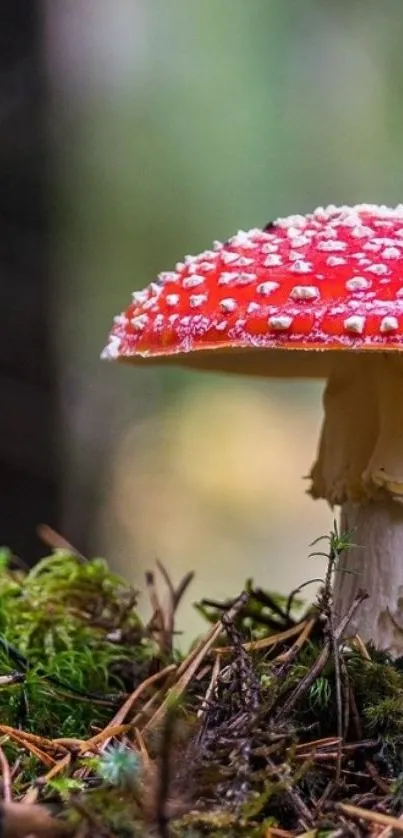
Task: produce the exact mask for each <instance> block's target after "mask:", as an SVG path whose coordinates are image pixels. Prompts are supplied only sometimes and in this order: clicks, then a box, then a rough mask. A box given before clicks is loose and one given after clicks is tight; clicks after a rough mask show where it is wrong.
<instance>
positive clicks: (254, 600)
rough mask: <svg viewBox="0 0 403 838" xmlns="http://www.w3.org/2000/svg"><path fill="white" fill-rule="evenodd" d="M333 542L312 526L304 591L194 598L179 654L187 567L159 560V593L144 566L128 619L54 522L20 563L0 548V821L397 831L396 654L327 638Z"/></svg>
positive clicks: (283, 835)
mask: <svg viewBox="0 0 403 838" xmlns="http://www.w3.org/2000/svg"><path fill="white" fill-rule="evenodd" d="M347 543H348V536H345V537H344V536H339V535H338V533H337V531H336V530H335V531H334V532H333V533H331V534H330V536H329V537H328V544H327V547H326V550H325V553H324V554H325V556H326V561H325V558H323V559H322V560H323V563H324V564H323V568H324V579H323V584H322V586H321V589H320V592H319V594H318V596H317V598H316V601H315V602H314V603H313V604H312V605H311V606H309V607H307V606H305V605H304V603H303V602H302V601H301V594H302V593H303V592H301V591H300V592H297V593H296V594H295V593H293V594H291V595H290V596H289V597H288V598H282V597H279V596H274V595H271V594H268V593H267V592H265V591H263V590H261V589H259V588H258V587H256V586H255V585H254V584H253V583H252V582H251V581H248V582H247V584H246V586H245V590H244V591H243V592H241V593H240V596H239V597H237V598H236V599H234V600H231V601H229V602H225V603H220V602H214V601H212V600H211V599H208V598H206V600H204V601H203V602H202V603H199V604H198V606H197V607H198V608H199V610H200V611H201V612H202V613H203V615H204V617H205V619H206V625H207V630H206V633H205V634H204V635H203V636H202V637H201V638H199V639H197V641H195V643H194V644H192V646H191V648H190V650H189V652H188V654H186V655H181V654H179V653H178V652H177V651H176V649H175V612H176V609H177V606H178V603H179V601H180V599H181V597H182V596H183V595H184V594H185V592H186V590H187V587H188V584H189V582H190V581H191V574H189V575H188V576H187V577H186V578H185V579H184V580H182V582H181V583H180V584H179V586H178V587H176V588H175V587H174V586H173V584H172V583H171V580H170V578H169V575H168V574H167V572H166V570H165V568H164V567H163V566H162V565H159V568H158V573H159V575H160V582H162V583H163V584H164V586H165V591H164V598H161V596H160V594H159V593H158V590H157V585H156V581H155V578H154V574H153V573H149V574H147V577H146V588H147V591H148V595H149V599H150V619H149V621H148V622H144V621H142V620H140V618H139V616H138V613H137V593H136V591H134V590H133V589H132V588H131V587H130V586H129V585H128V584H127V583H125V582H124V581H123V580H122V579H121V578H119V577H118V576H116V575H115V574H113V573H112V572H111V570H110V569H109V568H108V565H107V564H106V562H104V561H102V560H100V559H93V560H86V559H85V558H84V557H82V556H80V555H78V554H77V553H76V552H75V551H74V550H73V549H71V548H69V547H68V545H64V546H63V547H62V548H61V547H60V544H59V542H58V541H57V539H56V545H59V546H56V548H55V549H53V550H52V551H51V555H49V556H48V557H46V558H44V559H43V560H42V561H41V562H39V564H37V565H36V567H35V568H33V569H31V570H28V569H24V568H23V567H21V565H20V563H18V562H16V560H15V558H14V557H12V556H11V554H10V553H9V552H8V551H7V550H3V551H1V553H0V565H1V572H0V770H1V776H2V796H3V800H4V806H3V820H2V821H1V818H0V827H1V823H2V824H3V826H2V828H3V835H4V836H6V837H7V836H15V837H16V838H18V836H24V835H28V834H35V835H37V836H39V838H40V836H46V835H48V836H57V835H59V834H60V835H64V834H66V835H69V834H70V835H71V836H74V838H107V837H108V836H109V838H112V836H116V838H134V836H136V838H137V836H139V837H140V836H148V835H153V834H154V835H157V836H161V838H168V836H172V838H199V836H212V838H232V836H252V838H292V836H299V835H303V834H309V835H310V836H313V835H318V836H322V835H323V836H324V835H325V834H326V835H334V836H344V835H353V836H356V835H361V834H369V835H371V836H382V838H386V836H390V835H392V830H393V829H394V830H399V831H401V832H403V820H399V818H400V816H401V814H403V665H402V661H400V660H393V659H391V658H389V657H388V655H386V654H385V653H379V652H376V651H375V650H374V649H372V648H371V647H367V646H365V645H364V644H363V642H362V641H361V640H360V638H359V637H355V638H351V639H350V640H348V641H346V640H345V639H343V638H344V636H345V632H346V628H347V624H348V616H349V615H347V616H346V617H345V618H344V619H343V620H338V619H337V617H336V615H335V614H334V613H333V609H332V598H331V581H332V576H333V573H334V569H335V567H336V566H337V563H338V562H340V561H341V560H342V553H343V550H344V549H345V547H346V545H347ZM364 596H365V594H364V592H363V593H362V594H360V595H359V596H358V597H357V600H356V602H355V603H354V605H353V608H354V609H356V608H359V607H360V601H361V600H362V598H363V597H364ZM162 602H164V605H163V604H162ZM350 616H351V614H350ZM43 806H45V807H46V808H43ZM0 834H1V829H0Z"/></svg>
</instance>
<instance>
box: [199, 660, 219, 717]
mask: <svg viewBox="0 0 403 838" xmlns="http://www.w3.org/2000/svg"><path fill="white" fill-rule="evenodd" d="M220 661H221V659H220V656H219V655H217V657H216V659H215V661H214V665H213V669H212V672H211V678H210V683H209V685H208V687H207V690H206V695H205V696H204V698H203V701H202V703H201V705H200V709H199V710H198V711H197V718H198V719H202V718H203V716H205V714H206V711H207V709H208V705H209V702H210V699H211V697H212V695H213V693H214V690H215V686H216V683H217V678H218V676H219V674H220V667H221V663H220Z"/></svg>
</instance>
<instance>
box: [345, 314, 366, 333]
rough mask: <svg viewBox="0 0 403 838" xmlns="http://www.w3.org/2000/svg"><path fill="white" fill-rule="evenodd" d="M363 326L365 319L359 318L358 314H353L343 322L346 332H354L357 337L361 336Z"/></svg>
mask: <svg viewBox="0 0 403 838" xmlns="http://www.w3.org/2000/svg"><path fill="white" fill-rule="evenodd" d="M364 326H365V317H360V316H359V315H358V314H357V315H356V314H353V315H352V316H351V317H347V318H346V320H345V321H344V327H345V328H346V329H347V331H348V332H355V333H356V334H357V335H362V333H363V331H364Z"/></svg>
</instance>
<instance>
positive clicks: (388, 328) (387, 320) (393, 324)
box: [379, 316, 399, 334]
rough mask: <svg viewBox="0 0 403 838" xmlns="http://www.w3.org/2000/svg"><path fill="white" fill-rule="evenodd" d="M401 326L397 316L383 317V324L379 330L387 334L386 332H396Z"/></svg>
mask: <svg viewBox="0 0 403 838" xmlns="http://www.w3.org/2000/svg"><path fill="white" fill-rule="evenodd" d="M398 328H399V321H398V319H397V317H391V316H389V317H383V318H382V320H381V325H380V327H379V330H380V331H381V332H382V333H383V334H385V332H395V331H396V330H397V329H398Z"/></svg>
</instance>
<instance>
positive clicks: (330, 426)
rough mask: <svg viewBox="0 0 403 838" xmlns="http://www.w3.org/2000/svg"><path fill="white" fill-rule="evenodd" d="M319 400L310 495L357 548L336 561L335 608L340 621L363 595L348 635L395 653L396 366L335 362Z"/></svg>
mask: <svg viewBox="0 0 403 838" xmlns="http://www.w3.org/2000/svg"><path fill="white" fill-rule="evenodd" d="M323 401H324V411H325V418H324V422H323V428H322V434H321V440H320V445H319V452H318V458H317V461H316V463H315V465H314V467H313V469H312V473H311V477H312V489H311V492H312V495H313V496H314V497H322V498H325V499H326V500H327V501H328V502H329V503H330V505H331V506H334V505H339V506H341V509H342V514H341V529H342V530H344V531H345V530H348V531H350V532H351V540H352V541H353V542H354V544H356V545H357V547H351V549H349V550H348V551H346V553H345V554H343V557H342V558H341V560H340V563H341V566H340V568H339V570H338V571H337V573H336V581H335V587H334V606H335V610H336V612H337V613H338V614H339V615H340V616H343V615H344V614H345V613H346V611H347V610H348V609H349V607H350V605H351V603H352V602H353V600H354V597H355V595H356V593H357V591H358V589H359V588H362V589H364V590H366V591H367V593H368V594H369V599H368V600H366V601H365V602H364V603H363V604H362V605H361V607H360V609H359V611H358V612H357V614H356V616H355V618H354V620H353V623H352V624H350V626H349V633H350V632H351V631H353V632H357V633H358V634H360V635H361V637H362V638H363V640H365V641H369V640H372V641H373V642H374V644H375V646H377V647H378V648H383V649H389V650H390V651H391V652H393V653H394V654H402V651H403V363H402V361H401V360H400V358H396V356H395V355H392V354H391V353H382V354H379V355H377V356H375V357H374V355H373V354H372V353H369V354H366V353H363V354H361V355H357V357H355V358H354V359H352V358H349V359H348V360H346V363H345V364H344V363H343V362H342V359H340V360H338V361H336V363H335V365H334V369H333V371H332V374H331V375H330V378H329V381H328V384H327V386H326V389H325V393H324V400H323ZM399 610H401V611H402V614H401V615H399ZM400 625H401V626H402V628H400Z"/></svg>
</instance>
